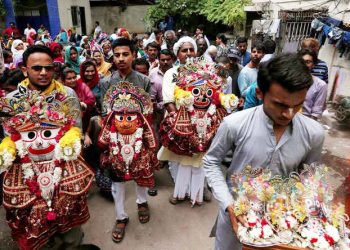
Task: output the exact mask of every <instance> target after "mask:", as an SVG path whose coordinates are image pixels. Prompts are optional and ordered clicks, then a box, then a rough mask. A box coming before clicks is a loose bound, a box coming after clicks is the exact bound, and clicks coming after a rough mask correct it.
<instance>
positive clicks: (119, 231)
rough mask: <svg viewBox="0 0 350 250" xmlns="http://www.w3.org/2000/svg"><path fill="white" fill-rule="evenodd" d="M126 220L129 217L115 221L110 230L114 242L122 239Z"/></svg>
mask: <svg viewBox="0 0 350 250" xmlns="http://www.w3.org/2000/svg"><path fill="white" fill-rule="evenodd" d="M128 222H129V218H125V219H123V220H117V221H116V223H115V225H114V228H113V232H112V240H113V241H114V242H115V243H120V242H121V241H122V240H123V238H124V235H125V228H126V225H127V224H128ZM118 226H119V227H118Z"/></svg>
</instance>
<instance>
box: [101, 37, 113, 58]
mask: <svg viewBox="0 0 350 250" xmlns="http://www.w3.org/2000/svg"><path fill="white" fill-rule="evenodd" d="M102 50H103V56H104V59H105V61H106V62H108V63H112V62H113V51H112V47H111V43H110V42H109V41H108V40H106V41H104V42H103V43H102Z"/></svg>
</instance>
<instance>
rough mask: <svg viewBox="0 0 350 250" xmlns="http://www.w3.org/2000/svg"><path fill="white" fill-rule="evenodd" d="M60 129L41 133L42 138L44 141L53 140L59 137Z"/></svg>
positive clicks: (46, 130)
mask: <svg viewBox="0 0 350 250" xmlns="http://www.w3.org/2000/svg"><path fill="white" fill-rule="evenodd" d="M58 132H59V129H58V128H55V129H44V130H42V131H41V137H42V138H43V139H53V138H55V137H56V136H57V135H58Z"/></svg>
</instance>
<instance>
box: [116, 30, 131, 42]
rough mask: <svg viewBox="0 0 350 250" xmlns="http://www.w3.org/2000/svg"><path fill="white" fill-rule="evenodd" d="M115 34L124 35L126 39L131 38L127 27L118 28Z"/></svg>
mask: <svg viewBox="0 0 350 250" xmlns="http://www.w3.org/2000/svg"><path fill="white" fill-rule="evenodd" d="M117 36H118V37H125V38H126V39H129V40H131V38H130V33H129V31H128V30H127V29H125V28H119V29H118V32H117Z"/></svg>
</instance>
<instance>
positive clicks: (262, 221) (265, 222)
mask: <svg viewBox="0 0 350 250" xmlns="http://www.w3.org/2000/svg"><path fill="white" fill-rule="evenodd" d="M266 225H268V223H267V221H266V220H265V219H262V220H261V226H262V227H263V226H266Z"/></svg>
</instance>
